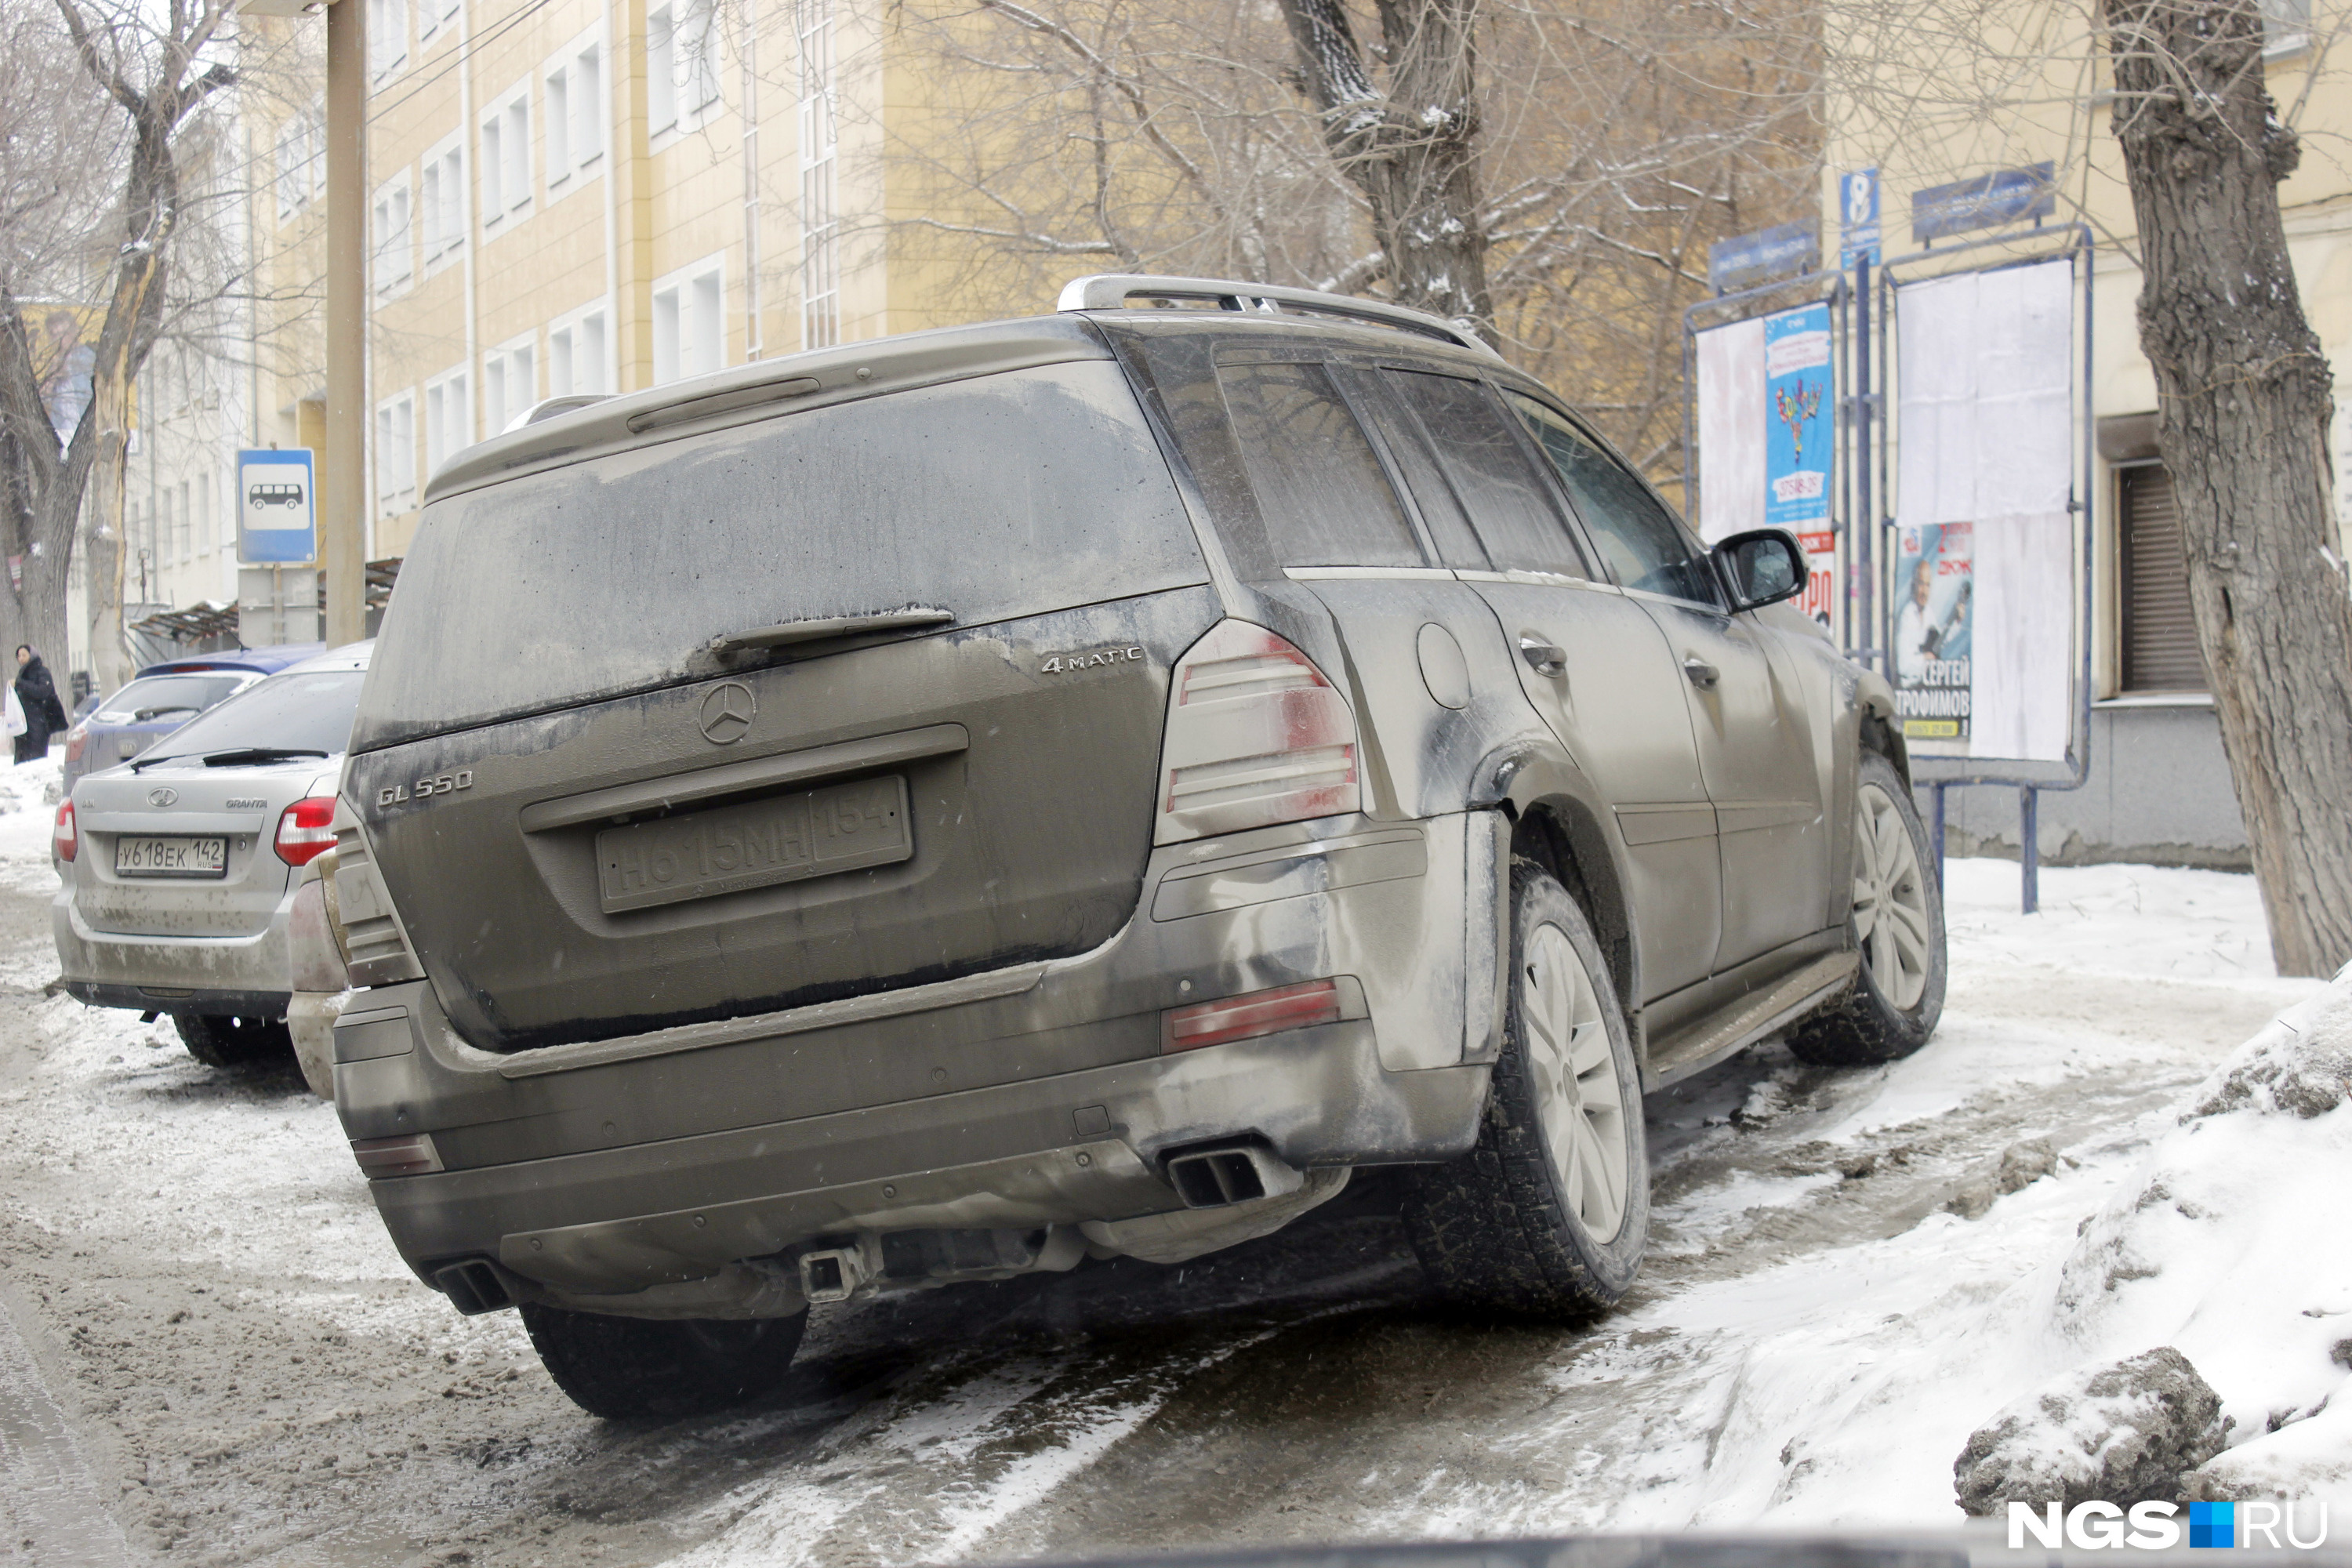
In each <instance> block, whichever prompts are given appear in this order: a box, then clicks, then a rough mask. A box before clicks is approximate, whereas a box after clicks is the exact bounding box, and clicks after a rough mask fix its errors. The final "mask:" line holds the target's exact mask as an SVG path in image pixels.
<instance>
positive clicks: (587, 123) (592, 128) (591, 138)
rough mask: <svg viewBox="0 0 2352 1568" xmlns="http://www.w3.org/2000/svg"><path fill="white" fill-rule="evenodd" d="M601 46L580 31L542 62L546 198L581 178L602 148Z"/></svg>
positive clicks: (568, 189) (558, 192)
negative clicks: (544, 95)
mask: <svg viewBox="0 0 2352 1568" xmlns="http://www.w3.org/2000/svg"><path fill="white" fill-rule="evenodd" d="M545 129H546V132H547V194H548V196H549V198H550V199H551V200H552V199H553V198H554V197H556V196H559V195H563V194H564V193H565V192H567V191H570V190H571V189H572V188H573V187H574V186H575V185H577V184H581V183H583V182H584V181H585V179H586V178H587V174H588V168H589V165H590V164H592V163H595V162H596V160H597V159H598V158H599V157H601V156H603V155H604V46H603V45H602V44H600V43H599V42H598V41H597V40H596V38H595V37H593V35H583V37H579V38H575V39H574V40H572V43H570V44H569V45H567V46H565V47H563V48H562V49H561V50H559V51H558V52H557V54H556V56H555V58H553V59H552V60H551V61H549V62H548V66H547V123H546V127H545Z"/></svg>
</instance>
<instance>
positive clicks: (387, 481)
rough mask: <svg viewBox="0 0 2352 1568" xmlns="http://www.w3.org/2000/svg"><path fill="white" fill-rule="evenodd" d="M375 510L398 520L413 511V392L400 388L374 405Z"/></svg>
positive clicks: (414, 460)
mask: <svg viewBox="0 0 2352 1568" xmlns="http://www.w3.org/2000/svg"><path fill="white" fill-rule="evenodd" d="M375 507H376V515H377V516H378V517H397V516H399V515H400V514H401V513H402V512H404V511H413V510H415V507H416V392H415V388H414V387H403V388H402V389H401V390H400V391H398V392H396V393H394V394H393V395H391V396H390V397H387V398H384V399H383V400H382V401H381V402H379V403H378V404H377V405H375Z"/></svg>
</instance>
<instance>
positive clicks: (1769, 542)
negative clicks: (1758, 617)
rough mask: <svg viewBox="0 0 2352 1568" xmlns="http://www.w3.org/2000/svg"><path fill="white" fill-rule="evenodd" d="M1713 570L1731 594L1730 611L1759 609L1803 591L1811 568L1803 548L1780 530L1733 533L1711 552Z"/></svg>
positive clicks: (1791, 535)
mask: <svg viewBox="0 0 2352 1568" xmlns="http://www.w3.org/2000/svg"><path fill="white" fill-rule="evenodd" d="M1712 554H1713V557H1714V560H1715V569H1716V573H1717V575H1719V576H1720V577H1722V579H1723V585H1724V587H1725V588H1727V589H1728V590H1729V591H1730V594H1731V605H1732V607H1733V608H1734V609H1738V610H1754V609H1760V608H1761V607H1763V606H1764V605H1777V604H1779V603H1780V601H1781V600H1783V599H1793V598H1795V597H1796V596H1797V595H1800V594H1801V593H1803V592H1804V591H1805V579H1806V577H1807V576H1808V575H1809V574H1810V573H1811V566H1810V564H1809V563H1807V562H1806V560H1805V549H1804V546H1803V545H1801V544H1799V543H1798V542H1797V536H1796V535H1795V534H1793V533H1790V531H1788V530H1787V529H1784V528H1759V529H1756V530H1754V531H1750V532H1748V533H1735V534H1733V535H1732V536H1731V537H1730V538H1729V539H1727V540H1725V541H1724V542H1722V543H1720V544H1718V545H1717V546H1716V547H1715V549H1714V551H1713V552H1712Z"/></svg>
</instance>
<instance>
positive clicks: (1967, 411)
mask: <svg viewBox="0 0 2352 1568" xmlns="http://www.w3.org/2000/svg"><path fill="white" fill-rule="evenodd" d="M1895 327H1896V332H1897V338H1896V352H1897V353H1898V355H1899V356H1900V357H1899V376H1900V380H1899V384H1898V385H1899V401H1898V404H1897V409H1898V416H1899V418H1898V423H1897V424H1896V426H1895V435H1896V437H1897V445H1896V461H1895V479H1896V487H1895V497H1894V500H1895V517H1896V520H1897V521H1899V522H1901V523H1902V524H1903V526H1904V527H1905V528H1906V530H1908V529H1920V528H1927V527H1931V526H1935V525H1939V524H1954V523H1969V524H1974V525H1975V527H1974V530H1973V556H1974V564H1973V568H1972V574H1973V583H1974V587H1973V593H1974V605H1973V606H1972V608H1971V611H1970V620H1971V622H1972V624H1973V627H1974V634H1973V653H1972V656H1971V658H1972V669H1971V672H1970V675H1971V684H1972V686H1973V692H1974V695H1973V700H1972V702H1971V703H1970V721H1969V727H1968V729H1967V731H1963V733H1964V734H1965V737H1966V738H1965V739H1964V740H1963V741H1961V742H1958V743H1956V744H1954V743H1947V744H1943V745H1936V744H1933V742H1937V740H1939V739H1940V738H1941V737H1942V736H1944V735H1948V734H1949V733H1950V731H1948V730H1944V731H1929V730H1927V729H1926V728H1924V727H1923V728H1922V729H1921V730H1920V731H1918V733H1917V734H1916V735H1914V736H1913V737H1912V738H1913V739H1915V740H1916V741H1922V742H1930V744H1929V745H1928V746H1927V748H1925V749H1927V750H1931V751H1937V750H1940V751H1959V752H1965V753H1966V754H1968V755H1970V756H1976V757H2000V758H2017V759H2021V760H2026V761H2034V762H2063V761H2064V760H2065V755H2066V744H2067V741H2068V739H2069V737H2070V736H2071V734H2072V732H2073V709H2074V702H2073V699H2074V679H2075V676H2076V669H2075V664H2076V660H2075V657H2074V654H2075V650H2074V636H2075V630H2076V622H2077V621H2078V620H2079V619H2080V605H2081V593H2082V587H2081V585H2080V584H2078V583H2077V582H2076V580H2075V570H2074V568H2075V551H2074V526H2073V520H2072V518H2071V517H2070V515H2069V514H2068V512H2067V510H2066V509H2067V503H2068V501H2069V500H2072V499H2073V494H2074V267H2073V263H2071V262H2068V261H2050V262H2039V263H2035V264H2033V265H2032V266H2025V267H2010V268H2000V269H1998V270H1995V271H1990V272H1965V273H1959V274H1957V275H1954V276H1952V277H1948V278H1939V279H1934V280H1932V281H1929V282H1925V283H1915V284H1907V285H1906V286H1904V287H1903V288H1902V289H1898V290H1897V291H1896V294H1895ZM1896 591H1897V593H1898V594H1899V593H1901V592H1903V591H1904V589H1903V587H1902V586H1901V585H1898V587H1897V590H1896ZM1910 729H1911V726H1910V724H1909V723H1907V722H1906V733H1909V731H1910Z"/></svg>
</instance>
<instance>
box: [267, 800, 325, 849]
mask: <svg viewBox="0 0 2352 1568" xmlns="http://www.w3.org/2000/svg"><path fill="white" fill-rule="evenodd" d="M333 847H335V797H334V796H333V795H312V796H311V797H310V799H308V800H298V801H296V802H295V803H294V804H293V805H289V806H288V807H287V808H286V809H285V810H284V811H283V812H281V813H279V814H278V858H279V859H280V860H283V861H285V862H286V863H287V864H288V865H289V866H308V865H309V864H310V862H311V861H313V860H316V859H317V858H319V857H320V856H321V855H324V854H325V853H326V852H327V851H328V850H330V849H332V848H333Z"/></svg>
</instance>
